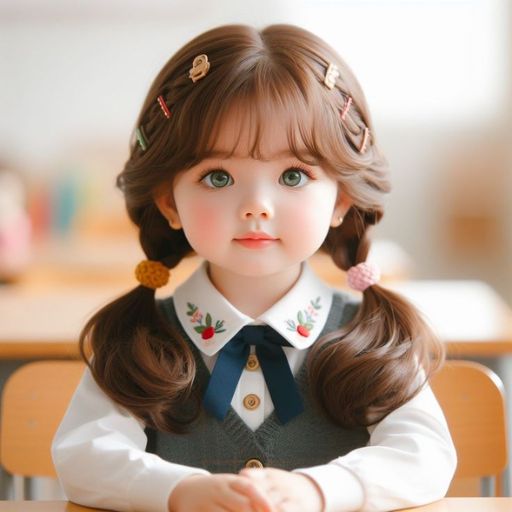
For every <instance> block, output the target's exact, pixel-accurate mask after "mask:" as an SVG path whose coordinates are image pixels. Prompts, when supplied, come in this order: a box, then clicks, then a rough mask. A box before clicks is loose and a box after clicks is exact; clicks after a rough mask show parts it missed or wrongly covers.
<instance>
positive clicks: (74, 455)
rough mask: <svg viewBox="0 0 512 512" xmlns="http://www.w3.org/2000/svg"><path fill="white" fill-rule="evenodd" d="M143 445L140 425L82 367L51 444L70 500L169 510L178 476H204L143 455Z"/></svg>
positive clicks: (109, 506) (102, 505)
mask: <svg viewBox="0 0 512 512" xmlns="http://www.w3.org/2000/svg"><path fill="white" fill-rule="evenodd" d="M146 443H147V438H146V435H145V433H144V425H143V423H142V422H140V421H139V420H138V419H136V418H135V417H134V416H132V415H131V414H130V413H129V412H127V411H126V410H125V409H123V408H121V407H119V406H118V405H117V404H115V403H114V402H113V401H112V400H110V399H109V398H108V397H107V396H106V395H105V394H104V393H103V391H102V390H101V389H100V388H99V387H98V385H97V384H96V382H95V381H94V379H93V377H92V375H91V373H90V371H89V369H86V371H85V373H84V376H83V377H82V380H81V382H80V384H79V386H78V388H77V390H76V392H75V394H74V396H73V398H72V400H71V403H70V405H69V408H68V410H67V412H66V414H65V416H64V419H63V420H62V423H61V424H60V426H59V428H58V430H57V433H56V435H55V438H54V440H53V445H52V456H53V461H54V464H55V468H56V470H57V474H58V477H59V480H60V482H61V484H62V486H63V488H64V491H65V493H66V495H67V497H68V499H69V500H71V501H74V502H76V503H79V504H81V505H85V506H90V507H98V508H107V509H113V510H118V511H121V512H124V511H144V512H167V510H168V508H167V501H168V498H169V495H170V493H171V492H172V490H173V489H174V487H175V486H176V484H177V483H178V482H179V481H180V480H181V479H182V478H184V477H185V476H188V475H190V474H197V473H200V474H208V472H207V471H204V470H202V469H198V468H192V467H188V466H183V465H180V464H173V463H170V462H166V461H164V460H163V459H161V458H160V457H158V456H157V455H154V454H150V453H146V452H145V447H146Z"/></svg>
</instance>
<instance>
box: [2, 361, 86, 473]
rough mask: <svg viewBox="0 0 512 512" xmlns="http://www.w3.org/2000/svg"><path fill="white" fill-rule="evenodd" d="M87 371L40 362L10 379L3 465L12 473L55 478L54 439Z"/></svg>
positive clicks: (79, 364)
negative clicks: (52, 447)
mask: <svg viewBox="0 0 512 512" xmlns="http://www.w3.org/2000/svg"><path fill="white" fill-rule="evenodd" d="M84 368H85V365H84V363H83V362H81V361H37V362H34V363H28V364H26V365H24V366H22V367H20V368H18V369H17V370H16V371H15V372H14V373H13V374H12V375H11V376H10V377H9V379H8V380H7V382H6V383H5V386H4V389H3V393H2V428H1V430H0V454H1V462H2V466H3V467H4V468H5V469H6V470H7V471H8V472H9V473H11V474H12V475H16V476H23V477H34V476H46V477H56V473H55V469H54V467H53V462H52V457H51V452H50V448H51V443H52V439H53V436H54V434H55V432H56V430H57V427H58V426H59V423H60V421H61V420H62V417H63V416H64V413H65V412H66V409H67V406H68V403H69V401H70V399H71V396H72V395H73V393H74V391H75V389H76V387H77V385H78V382H79V381H80V378H81V376H82V374H83V371H84Z"/></svg>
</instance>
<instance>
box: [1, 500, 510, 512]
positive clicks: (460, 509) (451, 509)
mask: <svg viewBox="0 0 512 512" xmlns="http://www.w3.org/2000/svg"><path fill="white" fill-rule="evenodd" d="M1 510H2V509H0V511H1ZM511 510H512V498H445V499H444V500H441V501H436V502H435V503H431V504H430V505H425V506H423V507H416V508H408V509H402V510H401V511H400V512H510V511H511Z"/></svg>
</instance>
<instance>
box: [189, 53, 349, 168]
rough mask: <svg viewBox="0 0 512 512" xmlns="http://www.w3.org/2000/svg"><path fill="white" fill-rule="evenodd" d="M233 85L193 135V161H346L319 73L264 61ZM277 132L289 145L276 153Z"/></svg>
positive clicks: (333, 108) (210, 106)
mask: <svg viewBox="0 0 512 512" xmlns="http://www.w3.org/2000/svg"><path fill="white" fill-rule="evenodd" d="M233 85H234V84H232V83H231V84H229V85H227V84H226V86H225V87H222V88H221V89H222V90H223V91H224V94H222V98H221V97H220V95H219V97H218V98H215V99H214V100H213V101H211V102H210V103H209V104H208V106H207V108H206V111H205V112H203V114H204V117H203V119H204V121H205V122H204V123H202V124H200V125H198V126H197V128H198V129H199V133H197V134H196V137H195V140H196V141H197V144H196V154H195V158H194V160H195V162H199V161H201V160H203V159H206V158H229V157H233V156H244V157H251V158H254V159H257V160H263V161H265V160H271V159H275V158H284V157H286V156H294V157H295V158H297V159H298V160H300V161H302V162H304V163H305V164H307V165H322V166H324V167H325V168H326V169H329V167H330V166H331V165H330V164H332V163H334V162H336V163H337V164H338V165H340V164H341V165H343V164H344V163H345V162H347V163H348V161H349V160H348V153H347V152H346V150H345V149H344V148H343V144H342V139H343V137H342V133H341V127H340V122H339V112H338V110H337V108H336V105H335V104H333V103H335V102H333V101H332V100H331V101H329V99H328V98H327V95H326V94H325V91H324V90H323V89H324V86H323V84H322V83H321V82H319V81H318V78H317V77H316V76H311V74H308V73H307V72H305V71H304V70H303V69H300V68H299V67H294V68H293V69H290V68H288V69H286V68H276V66H275V65H273V64H271V63H269V62H266V61H265V60H263V61H262V60H260V61H258V62H257V65H256V66H255V67H254V69H253V70H252V73H250V74H249V76H246V80H245V81H243V82H240V83H239V84H236V85H237V86H236V87H234V86H233ZM226 129H228V131H229V136H228V137H226V134H225V130H226ZM276 129H277V130H279V133H276V132H275V130H276ZM272 130H274V131H272ZM221 134H222V143H220V140H219V139H220V138H221ZM284 134H285V135H284ZM276 136H277V138H278V139H279V140H283V139H284V142H283V144H282V145H283V146H286V147H279V151H278V152H277V153H276V152H273V151H270V150H269V147H272V146H273V145H274V144H272V143H273V142H275V140H276ZM226 140H228V141H229V142H228V143H226Z"/></svg>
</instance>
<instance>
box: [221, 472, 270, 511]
mask: <svg viewBox="0 0 512 512" xmlns="http://www.w3.org/2000/svg"><path fill="white" fill-rule="evenodd" d="M229 485H230V487H231V488H232V489H234V490H235V491H237V492H239V493H241V494H244V495H245V496H247V497H248V498H249V500H250V501H251V503H252V505H253V506H254V507H256V509H257V510H258V511H261V512H275V509H274V507H273V505H272V502H271V501H270V499H269V498H268V496H267V495H266V492H265V489H262V488H260V487H258V485H255V484H254V483H253V482H252V481H251V480H250V479H249V478H247V479H246V480H244V479H243V478H237V479H236V480H233V481H232V482H230V484H229Z"/></svg>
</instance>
